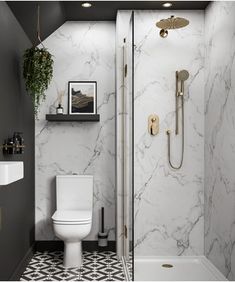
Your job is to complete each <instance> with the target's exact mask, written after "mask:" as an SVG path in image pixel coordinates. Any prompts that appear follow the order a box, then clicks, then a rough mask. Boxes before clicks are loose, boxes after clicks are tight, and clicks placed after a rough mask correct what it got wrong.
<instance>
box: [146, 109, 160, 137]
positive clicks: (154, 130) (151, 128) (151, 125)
mask: <svg viewBox="0 0 235 282" xmlns="http://www.w3.org/2000/svg"><path fill="white" fill-rule="evenodd" d="M148 132H149V134H151V135H153V136H154V135H157V134H158V133H159V117H158V116H157V115H155V114H153V115H150V116H149V117H148Z"/></svg>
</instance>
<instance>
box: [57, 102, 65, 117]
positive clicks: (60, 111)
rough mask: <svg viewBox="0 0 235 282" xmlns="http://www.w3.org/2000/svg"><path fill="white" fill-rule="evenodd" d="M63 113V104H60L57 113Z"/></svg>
mask: <svg viewBox="0 0 235 282" xmlns="http://www.w3.org/2000/svg"><path fill="white" fill-rule="evenodd" d="M63 113H64V108H63V107H62V106H61V104H59V105H58V107H57V108H56V114H57V115H63Z"/></svg>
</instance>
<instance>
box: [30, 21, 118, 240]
mask: <svg viewBox="0 0 235 282" xmlns="http://www.w3.org/2000/svg"><path fill="white" fill-rule="evenodd" d="M44 45H45V46H46V47H47V48H48V49H49V51H50V52H51V53H52V54H53V55H54V61H55V64H54V77H53V81H52V83H51V85H50V87H49V89H48V91H47V93H46V95H47V98H46V101H45V102H44V103H43V104H42V106H41V108H40V113H39V120H38V121H36V132H35V136H36V240H52V239H54V234H53V230H52V222H51V215H52V214H53V212H54V210H55V176H56V175H57V174H70V173H78V174H93V175H94V184H95V185H94V212H93V224H92V231H91V234H90V235H89V236H88V238H87V239H90V240H95V239H96V238H97V236H96V235H97V232H98V231H99V210H100V207H101V206H104V207H105V224H106V227H107V228H108V230H110V234H109V239H110V240H113V239H114V238H115V199H116V194H115V24H114V23H113V22H66V23H65V24H64V25H63V26H61V27H60V28H59V29H58V30H57V31H56V32H54V33H53V34H52V35H51V36H50V37H49V38H47V39H46V40H45V42H44ZM71 80H75V81H76V80H78V81H79V80H96V81H97V100H98V105H97V106H98V113H99V114H100V122H95V123H78V122H68V123H50V122H46V121H45V114H47V113H55V108H56V106H57V104H58V97H59V95H61V93H62V94H63V106H64V109H65V112H67V99H68V98H67V88H68V81H71Z"/></svg>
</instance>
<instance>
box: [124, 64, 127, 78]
mask: <svg viewBox="0 0 235 282" xmlns="http://www.w3.org/2000/svg"><path fill="white" fill-rule="evenodd" d="M124 75H125V77H127V64H125V67H124Z"/></svg>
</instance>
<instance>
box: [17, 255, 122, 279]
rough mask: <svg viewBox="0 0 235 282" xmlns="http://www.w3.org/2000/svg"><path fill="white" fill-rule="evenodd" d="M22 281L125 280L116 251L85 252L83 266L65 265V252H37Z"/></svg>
mask: <svg viewBox="0 0 235 282" xmlns="http://www.w3.org/2000/svg"><path fill="white" fill-rule="evenodd" d="M20 280H21V281H32V280H33V281H39V280H40V281H61V280H63V281H71V280H73V281H101V280H102V281H123V280H125V279H124V272H123V267H122V263H121V261H118V260H117V258H116V254H115V253H114V252H110V251H107V252H83V266H82V267H81V269H79V268H64V267H63V252H60V251H57V252H36V253H35V255H34V256H33V258H32V260H31V261H30V263H29V265H28V266H27V268H26V270H25V272H24V273H23V275H22V277H21V279H20Z"/></svg>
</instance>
